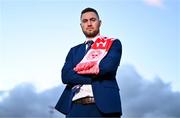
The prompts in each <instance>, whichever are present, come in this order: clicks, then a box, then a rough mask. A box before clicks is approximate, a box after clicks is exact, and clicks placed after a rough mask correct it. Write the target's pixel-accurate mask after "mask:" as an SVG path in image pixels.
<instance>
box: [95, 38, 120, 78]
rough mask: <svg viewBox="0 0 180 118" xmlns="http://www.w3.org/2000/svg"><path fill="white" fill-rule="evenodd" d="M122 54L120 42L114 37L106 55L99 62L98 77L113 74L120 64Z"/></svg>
mask: <svg viewBox="0 0 180 118" xmlns="http://www.w3.org/2000/svg"><path fill="white" fill-rule="evenodd" d="M121 54H122V45H121V42H120V41H119V40H118V39H116V40H114V41H113V44H112V46H111V48H110V50H109V52H108V53H107V55H106V56H105V57H104V58H103V59H102V60H101V62H100V64H99V69H100V72H99V75H98V76H99V77H102V76H105V75H112V76H115V74H116V71H117V68H118V66H119V64H120V59H121Z"/></svg>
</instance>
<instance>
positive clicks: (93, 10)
mask: <svg viewBox="0 0 180 118" xmlns="http://www.w3.org/2000/svg"><path fill="white" fill-rule="evenodd" d="M86 12H94V13H95V14H96V15H97V17H98V18H99V14H98V12H97V11H96V10H95V9H93V8H90V7H88V8H85V9H83V10H82V12H81V17H82V15H83V14H84V13H86Z"/></svg>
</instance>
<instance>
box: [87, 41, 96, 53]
mask: <svg viewBox="0 0 180 118" xmlns="http://www.w3.org/2000/svg"><path fill="white" fill-rule="evenodd" d="M93 43H94V42H93V41H92V40H89V41H87V42H86V45H87V49H86V53H87V52H88V50H89V49H90V48H91V45H92V44H93ZM86 53H85V54H86Z"/></svg>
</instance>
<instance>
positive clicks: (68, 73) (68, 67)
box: [61, 48, 91, 85]
mask: <svg viewBox="0 0 180 118" xmlns="http://www.w3.org/2000/svg"><path fill="white" fill-rule="evenodd" d="M74 66H75V65H74V64H73V48H71V50H70V51H69V53H68V55H67V57H66V60H65V63H64V66H63V68H62V71H61V78H62V82H63V83H64V84H70V85H77V84H91V77H90V76H87V75H80V74H77V73H76V72H75V71H74V70H73V68H74Z"/></svg>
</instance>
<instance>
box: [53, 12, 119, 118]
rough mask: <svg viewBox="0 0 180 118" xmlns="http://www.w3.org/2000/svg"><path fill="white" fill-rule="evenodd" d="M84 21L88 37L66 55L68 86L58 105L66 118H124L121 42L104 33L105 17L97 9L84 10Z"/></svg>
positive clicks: (82, 20)
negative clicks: (118, 74)
mask: <svg viewBox="0 0 180 118" xmlns="http://www.w3.org/2000/svg"><path fill="white" fill-rule="evenodd" d="M80 20H81V23H80V25H81V28H82V31H83V33H84V35H85V36H86V40H85V42H84V43H82V44H79V45H77V46H75V47H73V48H71V50H70V51H69V53H68V55H67V57H66V61H65V64H64V66H63V68H62V82H63V83H64V84H66V88H65V90H64V91H63V93H62V95H61V97H60V99H59V101H58V103H57V104H56V106H55V108H56V109H57V110H58V111H60V112H61V113H63V114H65V115H66V117H120V116H121V115H122V110H121V101H120V95H119V87H118V84H117V82H116V71H117V68H118V66H119V63H120V58H121V53H122V46H121V43H120V41H119V40H118V39H113V38H107V37H103V36H101V35H100V26H101V20H100V19H99V15H98V13H97V11H96V10H95V9H93V8H86V9H84V10H83V11H82V12H81V17H80ZM89 42H91V43H93V44H91V45H90V44H89ZM88 45H89V46H88ZM89 47H90V49H89V50H88V49H87V48H89Z"/></svg>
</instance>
